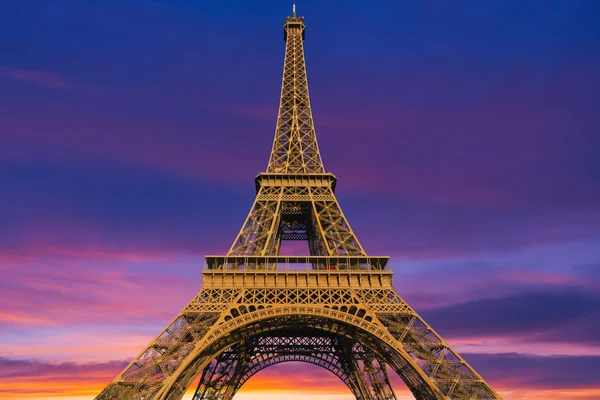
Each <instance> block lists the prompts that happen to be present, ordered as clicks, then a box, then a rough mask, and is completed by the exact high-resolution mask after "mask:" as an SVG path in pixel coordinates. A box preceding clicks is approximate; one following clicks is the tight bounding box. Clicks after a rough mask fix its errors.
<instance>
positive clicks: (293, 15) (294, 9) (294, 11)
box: [292, 1, 296, 18]
mask: <svg viewBox="0 0 600 400" xmlns="http://www.w3.org/2000/svg"><path fill="white" fill-rule="evenodd" d="M292 18H296V2H295V1H294V2H293V3H292Z"/></svg>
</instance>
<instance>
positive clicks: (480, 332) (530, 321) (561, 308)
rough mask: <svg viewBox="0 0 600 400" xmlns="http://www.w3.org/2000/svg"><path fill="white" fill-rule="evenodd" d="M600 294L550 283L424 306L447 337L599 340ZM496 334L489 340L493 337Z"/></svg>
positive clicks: (585, 342)
mask: <svg viewBox="0 0 600 400" xmlns="http://www.w3.org/2000/svg"><path fill="white" fill-rule="evenodd" d="M598 310H600V296H598V294H597V293H596V292H587V291H584V290H581V289H579V290H577V289H576V288H574V287H571V288H569V287H568V286H567V287H562V288H561V287H547V288H546V291H543V292H542V291H537V292H529V293H527V292H525V293H520V294H514V295H512V296H509V297H501V298H492V299H479V300H473V301H468V302H464V303H461V304H455V305H451V306H448V307H442V308H438V309H433V310H426V311H423V312H421V315H422V317H423V318H424V319H425V320H426V321H427V322H428V323H429V324H430V325H431V326H432V327H434V329H435V330H436V331H437V332H439V333H440V335H442V336H443V337H444V338H445V339H450V341H452V338H479V340H481V338H511V340H512V341H515V342H518V343H522V342H523V341H529V342H532V343H542V342H547V343H569V344H571V345H575V344H581V345H590V346H599V345H600V340H599V339H598V335H596V330H597V329H598V328H599V327H600V325H599V324H598V321H600V313H599V311H598ZM489 341H491V340H488V342H489Z"/></svg>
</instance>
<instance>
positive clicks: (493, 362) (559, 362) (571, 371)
mask: <svg viewBox="0 0 600 400" xmlns="http://www.w3.org/2000/svg"><path fill="white" fill-rule="evenodd" d="M462 356H463V357H464V358H465V359H466V360H467V362H469V363H470V364H471V365H472V366H473V368H475V369H476V370H477V372H479V373H480V374H481V375H482V376H483V377H484V379H486V380H487V381H489V382H490V383H491V384H492V385H498V386H499V387H500V388H515V389H516V388H538V389H559V388H560V389H565V388H593V387H596V386H597V384H598V374H597V373H596V368H595V366H596V365H597V364H598V362H600V356H531V355H527V354H517V353H506V354H462Z"/></svg>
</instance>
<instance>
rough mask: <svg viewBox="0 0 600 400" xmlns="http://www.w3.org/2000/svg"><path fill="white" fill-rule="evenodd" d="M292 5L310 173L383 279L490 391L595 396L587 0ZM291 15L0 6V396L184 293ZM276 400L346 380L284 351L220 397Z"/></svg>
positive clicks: (241, 172)
mask: <svg viewBox="0 0 600 400" xmlns="http://www.w3.org/2000/svg"><path fill="white" fill-rule="evenodd" d="M297 3H298V4H297V9H298V14H299V15H303V16H305V18H306V19H305V21H306V24H307V31H306V41H305V54H306V62H307V70H308V80H309V87H310V94H311V102H312V108H313V115H314V119H315V126H316V131H317V137H318V140H319V147H320V150H321V153H322V157H323V161H324V164H325V168H326V169H327V170H328V171H330V172H332V173H334V174H335V175H336V176H337V178H338V184H337V189H336V194H337V196H338V199H339V201H340V204H341V206H342V208H343V210H344V213H345V214H346V216H347V218H348V219H349V221H350V224H351V225H352V227H353V230H354V232H355V233H356V234H357V235H358V238H359V240H360V241H361V243H362V244H363V246H364V247H365V250H366V251H367V252H368V253H369V254H371V255H389V256H391V257H392V258H391V262H390V268H391V269H392V270H393V271H394V273H395V277H394V284H395V288H396V290H397V292H398V293H399V294H400V296H401V297H402V298H404V299H405V300H406V301H407V302H408V303H409V304H410V305H411V306H412V307H413V308H415V309H416V311H418V312H419V313H420V314H421V315H422V316H423V318H425V320H426V321H427V322H428V323H429V324H430V325H431V326H432V327H433V328H434V329H435V330H436V331H437V332H438V333H440V334H441V335H442V336H443V337H444V339H445V340H446V341H448V342H449V343H450V344H451V345H452V346H453V347H454V348H455V349H456V350H457V351H459V352H460V354H461V355H462V356H463V357H464V358H465V359H466V360H467V361H468V362H469V363H471V365H472V366H473V367H474V368H475V369H476V370H477V371H478V372H479V373H480V374H481V375H482V376H483V377H484V378H485V379H486V380H487V381H488V382H489V383H490V384H491V385H492V386H493V387H494V388H495V389H496V390H497V391H498V392H499V393H500V394H501V395H502V396H503V398H504V399H517V400H518V399H530V400H531V399H533V400H536V399H548V398H552V399H559V400H562V399H578V400H591V399H599V398H600V373H599V372H600V371H599V370H598V365H600V335H598V331H599V330H600V184H599V183H600V113H599V112H598V110H599V107H600V95H599V93H600V74H599V73H598V71H600V24H598V22H597V21H598V18H599V17H600V2H598V1H595V0H591V1H586V0H577V1H554V0H545V1H542V0H529V1H526V2H524V1H521V0H503V1H492V0H490V1H475V0H471V1H467V0H454V1H446V0H405V1H361V2H359V1H352V0H345V1H327V2H322V1H316V0H315V1H311V0H301V1H298V2H297ZM290 13H291V2H289V1H239V0H238V1H236V0H230V1H227V2H221V1H214V2H208V1H199V0H195V1H192V0H169V1H166V0H165V1H162V0H160V1H159V0H154V1H152V0H103V1H91V0H89V1H88V0H28V1H22V0H4V1H2V2H1V3H0V37H1V38H2V40H0V274H1V276H2V278H1V280H0V296H1V301H0V397H1V398H3V399H26V400H32V399H36V400H39V399H50V398H52V399H60V400H80V399H90V398H93V397H94V396H95V395H96V394H97V393H98V392H99V391H100V390H101V389H102V388H103V387H104V386H105V385H106V384H107V383H108V382H110V381H111V380H112V379H113V378H114V376H116V374H117V373H118V372H119V371H120V370H121V369H122V368H123V367H124V366H125V365H126V364H127V363H128V361H129V360H130V359H131V358H133V357H134V356H135V355H137V354H138V353H139V352H140V351H141V350H142V349H143V347H144V346H145V345H146V344H147V343H148V342H149V341H150V340H151V339H152V338H153V337H154V336H155V335H156V334H158V333H159V332H160V331H161V330H162V329H163V328H164V327H165V326H166V325H167V323H168V322H169V321H170V320H171V319H172V318H173V317H174V316H175V315H176V314H177V313H178V312H179V310H181V309H182V308H183V307H184V306H185V304H186V303H187V302H188V301H189V300H190V299H191V298H192V297H193V296H194V295H195V294H196V293H197V292H198V290H199V289H200V287H201V283H202V282H201V274H200V273H201V270H202V268H203V266H204V255H206V254H223V253H224V252H226V251H227V249H228V248H229V246H230V245H231V243H232V242H233V240H234V238H235V236H236V234H237V232H238V230H239V228H240V227H241V224H242V223H243V221H244V219H245V217H246V215H247V213H248V211H249V209H250V206H251V204H252V201H253V199H254V195H255V191H254V181H253V179H254V176H255V175H256V174H257V173H258V172H261V171H264V170H265V168H266V165H267V161H268V157H269V151H270V149H271V144H272V140H273V134H274V129H275V120H276V115H277V107H278V103H279V94H280V85H281V74H282V69H283V56H284V45H285V44H284V41H283V34H282V25H283V21H284V18H285V17H286V16H288V15H290ZM394 387H395V389H396V390H397V393H398V396H399V398H403V399H404V398H405V399H409V398H411V396H410V395H409V394H408V391H407V389H406V386H405V385H404V384H403V383H402V382H401V381H400V380H399V379H397V378H394ZM281 398H286V399H292V400H296V399H297V400H301V399H308V398H310V399H313V400H320V399H334V400H347V399H350V398H351V396H350V392H349V390H348V389H347V388H346V387H345V386H344V385H343V384H342V383H341V382H340V381H339V380H338V379H337V378H336V377H335V376H334V375H332V374H330V373H329V372H326V371H324V370H321V369H319V368H318V367H315V366H312V365H308V364H302V363H285V364H281V365H278V366H273V367H270V368H268V369H265V370H263V371H261V372H260V373H259V374H257V375H256V376H255V377H253V378H252V379H250V381H248V383H247V384H246V385H244V387H243V388H242V389H241V391H240V394H239V395H238V396H236V399H241V400H252V399H267V400H268V399H281Z"/></svg>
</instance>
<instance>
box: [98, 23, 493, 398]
mask: <svg viewBox="0 0 600 400" xmlns="http://www.w3.org/2000/svg"><path fill="white" fill-rule="evenodd" d="M304 30H305V25H304V20H303V18H296V16H295V15H294V16H293V17H292V18H288V19H286V23H285V26H284V36H285V39H286V53H285V62H284V73H283V81H282V90H281V101H280V107H279V115H278V119H277V128H276V132H275V138H274V142H273V148H272V152H271V157H270V160H269V165H268V167H267V171H266V172H265V173H261V174H259V175H258V176H257V177H256V180H255V182H256V189H257V194H256V199H255V201H254V203H253V205H252V208H251V210H250V212H249V214H248V217H247V218H246V221H245V222H244V224H243V225H242V228H241V230H240V232H239V234H238V235H237V237H236V239H235V240H234V242H233V244H232V246H231V248H230V250H229V252H228V253H227V255H226V256H207V257H206V259H207V264H208V269H207V270H204V271H203V284H202V286H203V287H202V289H201V290H200V292H199V293H198V295H197V296H196V297H194V299H192V301H191V302H190V303H189V304H187V305H186V306H185V307H184V309H183V310H182V311H181V312H180V313H179V314H178V315H177V317H176V318H175V319H174V320H173V321H172V322H171V323H170V324H169V325H168V326H167V327H166V328H165V329H164V330H163V331H162V332H161V333H160V334H159V335H158V336H157V337H156V338H155V339H154V340H152V341H151V342H150V344H149V345H148V346H147V347H146V348H145V349H144V350H143V351H142V352H141V353H140V354H139V355H138V356H137V357H136V358H135V359H134V360H133V361H132V362H131V363H130V364H129V365H128V366H127V367H126V368H125V369H124V370H123V371H122V372H121V373H120V374H119V375H118V376H117V377H116V378H115V379H114V381H113V382H112V383H111V384H109V385H108V386H107V387H106V388H105V389H104V390H103V391H102V392H101V393H100V394H99V395H98V396H97V397H96V400H180V399H181V398H182V397H183V395H184V393H185V391H186V390H187V388H188V387H189V386H190V384H191V382H192V381H193V379H194V378H195V377H197V376H198V375H200V384H199V386H198V388H197V391H196V394H195V399H196V400H200V399H202V400H207V399H211V400H216V399H219V400H228V399H231V398H232V397H233V396H234V395H235V393H236V392H237V391H238V390H239V389H240V387H242V385H243V384H244V382H246V381H247V380H248V379H250V378H251V377H252V376H253V375H254V374H256V373H257V372H258V371H260V370H262V369H264V368H267V367H269V366H271V365H274V364H277V363H280V362H288V361H302V362H309V363H312V364H315V365H318V366H321V367H323V368H325V369H327V370H329V371H330V372H332V373H334V374H335V375H336V376H338V377H339V378H340V379H341V380H342V381H343V382H344V383H345V384H346V385H347V386H348V388H349V389H350V391H351V392H352V393H353V394H354V396H355V397H356V398H357V399H359V400H391V399H395V396H394V393H393V390H392V389H391V386H390V383H389V379H388V376H387V370H386V365H387V366H388V367H389V368H391V370H393V371H394V372H395V373H397V374H398V375H399V376H400V377H401V378H402V380H403V381H404V382H405V383H406V385H407V386H408V388H409V389H410V390H411V392H412V393H413V395H414V396H415V398H416V399H418V400H447V399H456V400H475V399H480V400H497V399H500V396H499V395H498V394H497V393H496V392H494V390H493V389H492V388H491V387H490V386H489V385H488V384H487V383H486V382H485V380H484V379H483V378H482V377H481V376H480V375H479V374H477V372H476V371H475V370H474V369H473V368H472V367H471V366H470V365H469V364H468V363H467V362H466V361H465V360H464V359H463V358H462V357H461V356H460V355H459V354H458V353H457V352H455V351H454V350H453V349H452V348H451V347H450V346H449V344H448V343H447V342H445V341H444V340H443V339H442V338H441V337H440V336H439V335H438V334H437V333H436V332H435V331H434V330H433V329H432V328H431V327H430V326H429V325H427V323H426V322H425V321H424V320H423V319H422V318H421V317H420V316H419V315H418V314H417V312H416V311H414V310H413V309H412V308H411V307H410V306H409V305H408V304H406V302H405V301H404V300H403V299H402V298H400V296H398V294H397V293H396V292H395V290H394V288H393V286H392V273H391V272H390V271H388V270H386V269H385V267H386V263H387V260H388V258H389V257H381V256H377V257H372V256H367V254H366V252H365V251H364V249H363V247H362V245H361V244H360V242H359V241H358V238H357V237H356V235H355V234H354V232H353V231H352V229H351V228H350V225H349V223H348V221H347V219H346V217H345V216H344V214H343V212H342V209H341V207H340V205H339V203H338V201H337V199H336V197H335V194H334V191H335V187H336V178H335V177H334V176H333V175H332V174H330V173H326V172H325V170H324V168H323V163H322V160H321V155H320V153H319V149H318V146H317V141H316V135H315V130H314V125H313V120H312V113H311V109H310V100H309V96H308V84H307V80H306V68H305V62H304V50H303V47H302V46H303V40H304ZM284 240H306V241H308V248H309V252H310V255H308V256H298V257H287V256H279V251H280V247H281V242H282V241H284ZM282 263H283V264H285V268H283V269H281V268H280V267H281V264H282ZM291 263H300V264H302V263H304V264H305V265H306V269H305V270H304V271H292V270H289V268H288V267H289V265H290V264H291ZM457 323H459V321H457Z"/></svg>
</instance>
